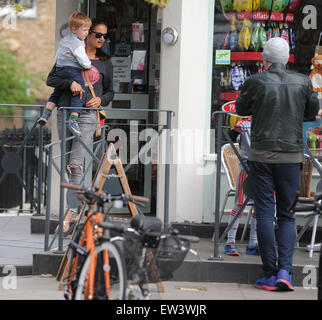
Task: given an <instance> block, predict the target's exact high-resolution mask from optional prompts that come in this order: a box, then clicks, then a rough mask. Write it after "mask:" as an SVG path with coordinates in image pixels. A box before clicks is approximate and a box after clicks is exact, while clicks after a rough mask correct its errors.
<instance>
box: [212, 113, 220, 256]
mask: <svg viewBox="0 0 322 320" xmlns="http://www.w3.org/2000/svg"><path fill="white" fill-rule="evenodd" d="M222 122H223V114H222V113H218V128H217V135H218V137H217V169H216V202H215V237H214V255H213V257H212V259H221V257H220V256H219V223H220V221H219V206H220V182H221V145H222Z"/></svg>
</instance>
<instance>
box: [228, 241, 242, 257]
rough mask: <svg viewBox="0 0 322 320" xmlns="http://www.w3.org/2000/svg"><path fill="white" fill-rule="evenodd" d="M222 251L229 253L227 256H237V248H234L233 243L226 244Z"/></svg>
mask: <svg viewBox="0 0 322 320" xmlns="http://www.w3.org/2000/svg"><path fill="white" fill-rule="evenodd" d="M224 253H225V254H227V255H229V256H239V252H238V249H237V248H236V246H235V244H234V243H228V244H226V245H225V250H224Z"/></svg>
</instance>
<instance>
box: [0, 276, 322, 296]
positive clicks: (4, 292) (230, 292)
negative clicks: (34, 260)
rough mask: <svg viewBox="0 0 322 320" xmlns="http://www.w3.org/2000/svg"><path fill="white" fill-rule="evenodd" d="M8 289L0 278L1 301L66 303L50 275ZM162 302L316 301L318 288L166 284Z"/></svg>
mask: <svg viewBox="0 0 322 320" xmlns="http://www.w3.org/2000/svg"><path fill="white" fill-rule="evenodd" d="M10 285H11V286H14V285H16V288H14V289H6V286H7V281H6V278H0V300H64V297H63V291H60V290H58V282H57V281H56V279H55V278H54V277H51V276H49V277H48V276H46V275H44V276H25V277H18V278H17V280H16V282H10ZM163 285H164V288H165V292H164V293H161V294H160V296H159V297H156V298H155V299H158V298H159V299H161V300H178V299H180V300H200V301H201V300H317V289H304V288H300V287H297V288H295V289H296V290H295V291H294V292H268V291H265V290H259V289H256V288H254V287H253V286H252V285H247V284H238V283H212V282H178V281H174V282H172V281H167V282H163Z"/></svg>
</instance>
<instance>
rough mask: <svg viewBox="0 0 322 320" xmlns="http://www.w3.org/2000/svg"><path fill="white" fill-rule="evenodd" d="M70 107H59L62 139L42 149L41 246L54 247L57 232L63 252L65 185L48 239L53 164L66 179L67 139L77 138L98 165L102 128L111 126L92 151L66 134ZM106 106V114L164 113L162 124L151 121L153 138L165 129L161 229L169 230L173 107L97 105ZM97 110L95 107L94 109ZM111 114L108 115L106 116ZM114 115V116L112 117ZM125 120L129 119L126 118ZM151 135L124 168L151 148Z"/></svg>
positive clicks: (103, 149)
mask: <svg viewBox="0 0 322 320" xmlns="http://www.w3.org/2000/svg"><path fill="white" fill-rule="evenodd" d="M69 109H71V108H70V107H62V108H60V109H59V112H61V119H62V121H61V139H60V140H59V141H55V142H52V143H50V144H48V145H46V146H44V149H45V150H46V152H48V159H49V162H48V177H47V179H48V186H47V199H46V219H45V243H44V250H45V251H49V250H53V249H52V246H53V244H54V241H55V239H56V237H57V235H58V249H57V252H58V253H61V252H63V241H64V235H63V221H64V219H65V217H66V215H67V212H68V211H69V208H67V210H65V193H64V189H63V188H60V195H59V228H58V230H57V232H55V234H54V236H53V238H52V240H51V241H50V239H49V229H50V212H51V202H50V201H51V199H50V196H51V185H52V173H53V168H54V169H55V170H56V171H57V173H58V174H59V176H60V183H63V182H66V178H65V174H66V156H67V155H68V152H67V150H66V143H67V142H68V141H69V140H74V139H78V140H79V142H80V143H81V145H82V146H83V148H84V149H85V150H86V153H87V154H88V155H89V156H90V159H91V161H94V162H95V163H96V164H97V165H98V164H99V161H100V159H99V158H98V157H97V153H98V152H99V151H100V152H101V154H103V153H104V152H106V150H107V147H108V146H107V143H106V140H105V139H106V132H105V130H106V129H107V127H110V124H109V125H108V126H106V125H104V126H103V127H102V130H103V133H102V136H101V139H100V140H98V141H95V142H94V144H93V146H94V147H95V150H94V151H91V150H90V148H89V147H88V146H87V145H85V144H84V143H83V142H82V140H81V139H80V138H79V137H78V136H77V135H72V136H70V137H68V136H67V133H68V131H67V126H66V121H67V112H68V110H69ZM100 109H103V110H105V111H106V112H107V113H108V114H109V115H111V114H113V112H118V113H119V112H120V113H124V114H126V113H128V112H129V111H130V112H131V113H136V114H140V113H146V114H151V113H157V114H158V115H159V114H160V113H166V123H165V124H159V123H153V124H152V125H154V126H157V127H158V130H157V135H156V136H155V137H156V138H159V137H160V136H161V134H162V133H163V131H164V130H166V150H165V153H166V155H165V159H166V163H165V183H164V188H165V189H164V191H165V198H164V229H165V231H167V230H168V223H169V181H170V153H171V149H170V133H171V120H172V116H173V115H174V113H173V111H170V110H154V109H111V108H100ZM93 110H96V109H93ZM109 118H110V117H109ZM112 119H113V117H112ZM127 120H130V118H129V119H127ZM156 138H154V139H151V140H150V141H149V142H148V143H147V144H145V146H144V147H143V148H142V149H141V150H140V151H139V153H138V154H136V155H135V156H134V157H133V158H132V159H130V161H129V163H128V164H127V165H126V167H125V168H124V171H125V172H127V171H128V170H129V169H130V168H131V166H132V165H133V164H134V163H136V161H137V160H138V159H139V158H140V157H141V156H142V154H144V153H146V152H147V151H148V150H149V149H150V148H151V145H152V143H153V142H155V139H156ZM56 145H60V149H61V153H60V154H59V155H57V156H53V148H54V147H55V146H56ZM57 159H60V168H58V166H57V165H56V164H55V160H57ZM88 169H89V166H87V168H84V174H83V177H82V180H83V179H84V177H85V176H86V173H87V171H88Z"/></svg>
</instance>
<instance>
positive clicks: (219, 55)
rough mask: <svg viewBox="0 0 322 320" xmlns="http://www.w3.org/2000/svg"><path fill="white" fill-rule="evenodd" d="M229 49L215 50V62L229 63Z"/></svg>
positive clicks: (220, 63)
mask: <svg viewBox="0 0 322 320" xmlns="http://www.w3.org/2000/svg"><path fill="white" fill-rule="evenodd" d="M230 55H231V51H230V50H216V58H215V63H216V64H219V65H230Z"/></svg>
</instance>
